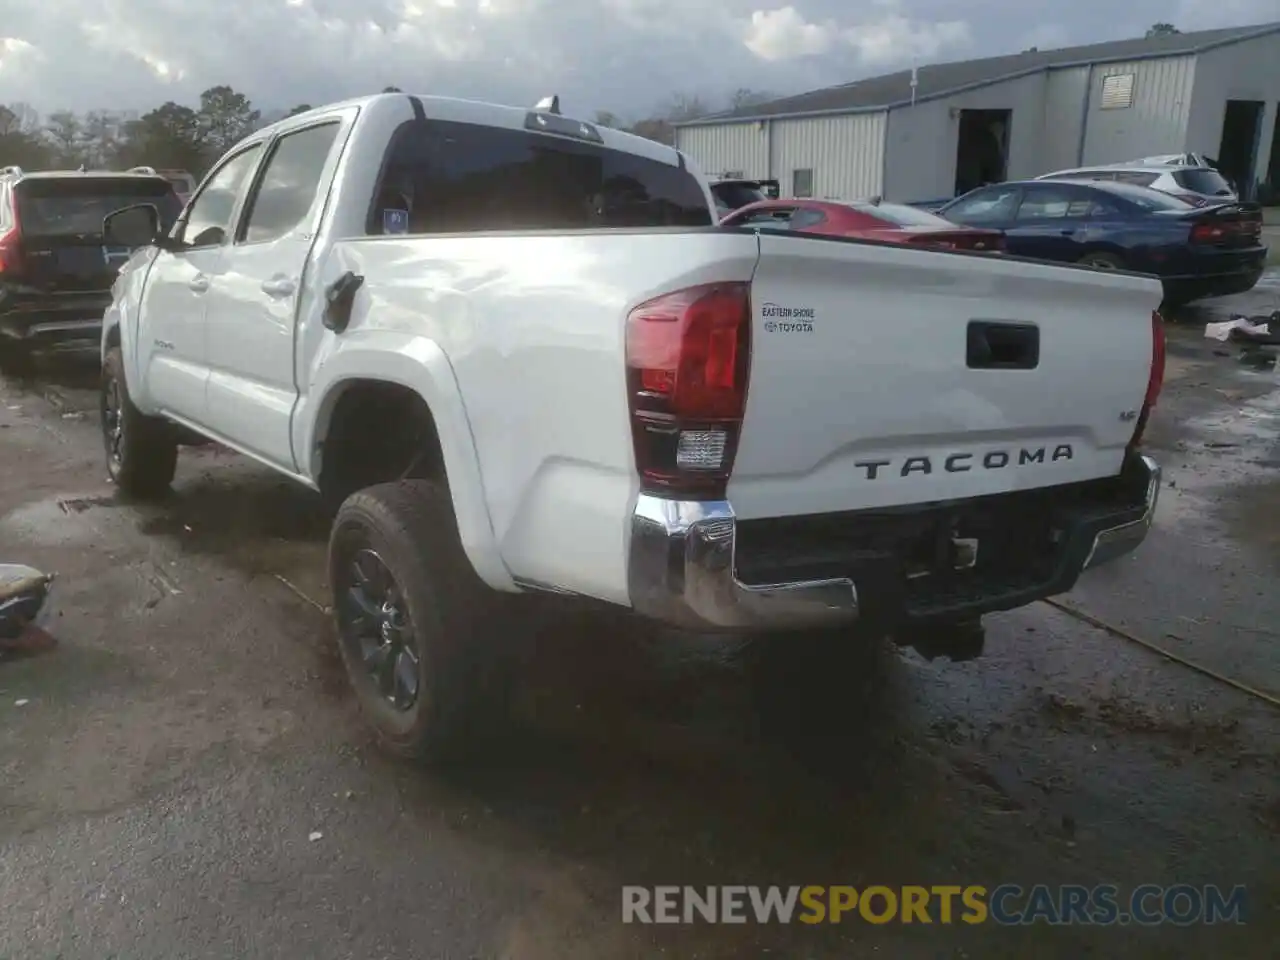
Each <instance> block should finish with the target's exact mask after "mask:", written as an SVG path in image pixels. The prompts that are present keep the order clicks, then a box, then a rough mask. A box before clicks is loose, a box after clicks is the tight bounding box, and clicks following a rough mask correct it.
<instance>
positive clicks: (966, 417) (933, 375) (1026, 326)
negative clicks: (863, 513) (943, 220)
mask: <svg viewBox="0 0 1280 960" xmlns="http://www.w3.org/2000/svg"><path fill="white" fill-rule="evenodd" d="M759 236H760V260H759V263H758V265H757V267H756V271H755V275H754V278H753V281H752V287H751V299H752V311H753V320H752V324H753V326H752V331H751V335H752V340H751V343H752V346H751V372H750V381H749V385H748V389H747V405H746V411H745V417H744V421H743V427H742V435H741V439H740V442H739V447H738V453H737V458H736V461H735V464H734V470H733V475H732V479H731V480H730V483H729V488H728V496H729V499H730V501H731V502H732V503H733V506H734V511H735V513H737V515H738V516H740V517H742V518H744V519H749V518H754V517H767V516H787V515H798V514H815V513H830V512H839V511H846V510H861V509H868V508H883V507H892V506H896V505H905V504H919V503H928V502H933V501H940V500H953V499H959V498H966V497H976V496H981V495H984V494H992V493H1000V492H1005V491H1010V490H1022V489H1028V488H1033V487H1043V486H1050V485H1054V484H1062V483H1072V482H1076V481H1083V480H1089V479H1093V478H1097V477H1103V476H1110V475H1113V474H1116V473H1118V472H1119V471H1120V467H1121V463H1122V460H1123V456H1124V451H1125V447H1126V445H1127V444H1128V442H1129V440H1130V438H1131V437H1132V435H1133V431H1134V427H1135V424H1136V419H1137V415H1138V413H1139V411H1140V410H1141V408H1142V403H1143V397H1144V395H1145V392H1146V388H1147V379H1148V375H1149V372H1150V366H1151V349H1152V344H1151V337H1152V334H1151V313H1152V311H1153V310H1155V309H1156V308H1157V307H1158V306H1159V303H1160V300H1161V288H1160V284H1159V282H1158V281H1156V280H1154V279H1149V278H1145V277H1134V276H1128V275H1117V274H1112V273H1102V272H1098V271H1090V270H1085V269H1081V268H1072V267H1062V266H1055V265H1049V264H1039V263H1032V262H1027V261H1022V260H1013V259H1009V258H1006V257H1000V256H965V255H959V254H952V253H932V252H922V251H918V250H910V249H906V248H902V247H897V246H889V245H884V246H880V245H873V244H866V243H859V242H856V241H854V242H851V241H846V240H836V239H824V238H808V237H800V236H787V235H783V236H779V235H769V234H763V233H762V234H760V235H759Z"/></svg>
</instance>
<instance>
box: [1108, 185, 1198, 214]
mask: <svg viewBox="0 0 1280 960" xmlns="http://www.w3.org/2000/svg"><path fill="white" fill-rule="evenodd" d="M1107 192H1108V193H1110V194H1112V195H1113V196H1116V197H1119V198H1121V199H1122V200H1126V201H1128V202H1129V203H1131V204H1133V206H1135V207H1138V208H1139V209H1141V210H1146V211H1150V212H1155V211H1159V210H1173V211H1175V212H1177V213H1185V212H1186V210H1187V207H1188V206H1189V204H1188V203H1187V201H1185V200H1183V199H1181V198H1179V197H1175V196H1173V195H1172V194H1169V193H1162V192H1161V191H1159V190H1148V189H1147V188H1146V187H1132V186H1128V185H1125V184H1116V185H1115V186H1113V187H1110V188H1108V191H1107Z"/></svg>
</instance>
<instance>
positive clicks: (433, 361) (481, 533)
mask: <svg viewBox="0 0 1280 960" xmlns="http://www.w3.org/2000/svg"><path fill="white" fill-rule="evenodd" d="M327 346H328V349H326V350H323V351H322V352H321V355H320V356H319V357H318V358H317V360H316V363H315V365H314V368H313V371H312V377H311V383H310V386H309V388H308V390H307V393H306V394H305V395H304V396H303V397H302V398H301V399H300V401H299V404H298V407H297V409H296V410H295V413H294V420H293V446H294V452H295V455H296V456H297V461H298V463H299V465H300V466H302V467H303V469H304V471H305V474H306V476H307V478H308V479H310V480H311V481H312V482H313V483H318V481H319V479H320V470H321V459H322V441H323V440H324V437H325V436H326V434H327V433H328V429H329V424H330V421H331V420H332V417H333V413H334V410H335V409H336V406H337V403H338V400H339V398H340V397H341V396H342V393H343V391H344V390H345V389H346V388H347V387H348V386H350V385H351V384H352V383H354V382H356V381H360V380H366V381H367V380H380V381H383V382H386V383H394V384H397V385H398V386H402V387H406V388H408V389H410V390H413V391H414V392H415V393H417V395H418V396H419V397H421V398H422V399H423V401H424V402H425V403H426V404H427V407H428V408H429V409H430V410H431V414H432V416H433V417H434V418H435V424H436V432H437V434H438V436H439V438H440V448H441V453H442V454H443V459H444V467H445V474H446V477H447V479H448V483H449V490H450V493H451V495H452V497H453V508H454V515H455V516H456V518H457V522H458V533H459V535H460V537H461V540H462V547H463V549H464V550H465V551H466V554H467V557H468V559H470V561H471V565H472V567H473V568H474V569H475V571H476V574H477V575H478V576H479V577H480V578H481V579H482V580H484V581H485V582H486V583H487V584H489V586H491V587H493V588H494V589H497V590H506V591H510V592H515V591H517V590H518V588H517V587H516V585H515V583H514V581H513V580H512V577H511V572H510V571H509V570H508V569H507V567H506V564H505V563H504V562H503V560H502V555H501V552H500V551H499V549H498V541H497V537H496V536H495V535H494V531H493V523H492V520H491V519H490V516H489V508H488V503H487V500H486V497H485V492H484V479H483V476H482V475H481V471H480V462H479V459H478V458H477V456H476V448H475V442H474V440H473V439H472V436H471V425H470V421H469V420H468V418H467V411H466V407H465V406H464V404H463V401H462V395H461V392H460V391H459V389H458V383H457V380H456V379H455V377H454V374H453V367H452V366H451V365H450V363H449V360H448V358H447V357H446V356H445V354H444V352H443V351H442V350H441V349H440V347H439V345H438V344H436V343H434V342H433V341H431V340H427V339H425V338H423V337H417V336H413V335H411V334H406V333H401V332H396V331H387V330H377V329H373V330H370V329H365V330H352V331H350V332H349V333H347V334H344V335H343V337H341V338H340V339H336V340H329V341H328V344H327Z"/></svg>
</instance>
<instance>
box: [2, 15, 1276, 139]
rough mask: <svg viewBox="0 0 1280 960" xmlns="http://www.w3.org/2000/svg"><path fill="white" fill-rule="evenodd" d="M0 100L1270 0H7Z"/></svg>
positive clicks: (490, 79) (828, 53)
mask: <svg viewBox="0 0 1280 960" xmlns="http://www.w3.org/2000/svg"><path fill="white" fill-rule="evenodd" d="M0 7H2V8H3V10H4V13H3V15H2V16H0V103H5V102H8V103H13V102H25V103H28V104H30V105H31V106H33V107H35V108H36V109H38V110H40V111H41V112H44V113H47V112H49V111H50V110H56V109H61V108H70V109H75V110H85V109H92V108H113V109H142V110H145V109H148V108H150V107H152V106H154V105H156V104H158V103H160V102H163V101H164V100H169V99H172V100H177V101H179V102H188V103H194V102H195V100H196V98H197V96H198V94H199V92H200V90H202V89H204V88H206V87H209V86H212V85H214V84H219V83H229V84H231V85H232V86H233V87H235V88H236V89H238V90H241V91H243V92H244V93H247V94H248V95H249V96H250V98H251V99H252V100H253V102H254V104H255V105H257V106H259V107H262V108H264V109H273V108H284V107H289V106H292V105H293V104H295V103H299V102H309V103H313V104H319V103H323V102H326V101H332V100H336V99H340V98H342V97H346V96H351V95H358V94H363V93H370V92H376V91H377V90H379V89H381V88H382V87H384V86H387V85H395V86H399V87H402V88H404V89H406V90H409V89H411V90H413V91H415V92H422V93H442V94H447V95H452V96H463V97H480V98H484V99H494V100H499V101H503V102H512V103H532V102H533V101H535V100H536V99H538V98H539V97H541V96H543V95H545V94H548V93H553V92H554V93H559V94H560V96H561V101H562V103H563V105H564V108H565V110H566V112H571V113H575V114H578V115H580V116H581V115H589V114H590V113H591V112H593V111H595V110H597V109H608V110H612V111H614V112H616V113H619V114H621V115H623V116H626V117H640V116H644V115H646V114H648V113H649V112H650V111H651V110H652V108H654V107H655V106H656V105H657V104H660V103H662V102H663V101H664V100H666V99H668V98H669V96H670V95H671V94H672V93H676V92H683V93H685V94H696V95H698V96H700V97H701V98H702V99H704V100H705V101H707V102H715V101H717V100H718V99H719V98H722V97H724V96H725V95H727V94H728V92H729V91H732V90H734V89H736V88H739V87H749V88H753V89H763V90H768V91H772V92H776V93H779V94H784V93H794V92H799V91H801V90H806V89H812V88H815V87H819V86H825V85H829V84H834V83H842V82H846V81H848V80H852V79H856V78H858V77H862V76H869V75H873V74H876V73H883V72H888V71H891V70H894V69H898V68H900V67H902V66H904V65H909V64H910V63H911V62H912V61H913V59H915V60H917V62H920V63H926V62H929V61H936V60H956V59H968V58H970V57H978V56H983V55H994V54H1000V53H1009V52H1014V51H1016V50H1019V49H1022V48H1025V47H1027V46H1030V45H1032V44H1035V45H1038V46H1039V47H1041V48H1042V49H1044V48H1048V47H1052V46H1064V45H1069V44H1076V43H1089V42H1093V41H1098V40H1110V39H1117V38H1121V37H1128V36H1134V35H1141V34H1142V33H1143V32H1144V31H1145V29H1146V28H1147V27H1148V26H1149V25H1150V24H1152V23H1153V22H1156V21H1171V22H1173V23H1175V24H1176V25H1177V26H1178V27H1179V28H1181V29H1183V30H1192V29H1202V28H1210V27H1219V26H1235V25H1239V24H1246V23H1255V22H1264V21H1267V20H1280V6H1277V0H1070V2H1062V0H216V2H201V0H0Z"/></svg>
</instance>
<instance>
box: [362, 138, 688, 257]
mask: <svg viewBox="0 0 1280 960" xmlns="http://www.w3.org/2000/svg"><path fill="white" fill-rule="evenodd" d="M712 223H713V218H712V211H711V209H710V208H709V207H708V205H707V198H706V194H705V193H704V192H703V188H702V185H701V183H700V182H699V181H698V179H697V178H696V177H695V176H693V174H691V173H690V172H689V171H688V170H686V169H684V168H682V167H680V166H678V165H677V164H675V163H665V162H663V161H661V160H653V159H649V158H648V157H643V156H638V155H636V154H631V153H625V152H623V151H619V150H611V149H609V148H607V147H604V146H602V145H600V144H598V143H592V142H586V141H579V140H576V139H573V138H570V137H562V136H556V135H552V134H545V133H536V132H533V131H528V130H515V129H507V128H502V127H492V126H485V125H481V124H472V123H460V122H455V121H443V120H432V121H427V122H420V121H411V122H409V123H407V124H405V126H403V127H402V128H401V129H400V131H398V132H397V134H396V136H395V137H394V138H393V140H392V143H391V146H390V147H389V150H388V156H387V160H386V164H385V166H384V171H383V175H382V178H381V180H380V181H379V186H378V189H377V191H376V192H375V196H374V202H373V205H372V208H371V210H370V214H369V220H368V223H367V232H368V233H370V234H373V235H380V234H395V233H400V234H403V233H411V234H422V233H470V232H478V231H507V230H589V229H602V228H609V227H623V228H627V227H630V228H635V227H694V226H711V225H712Z"/></svg>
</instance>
